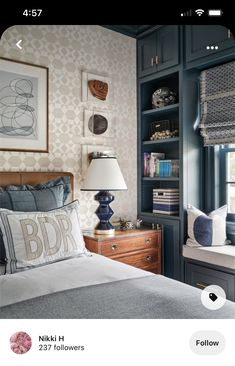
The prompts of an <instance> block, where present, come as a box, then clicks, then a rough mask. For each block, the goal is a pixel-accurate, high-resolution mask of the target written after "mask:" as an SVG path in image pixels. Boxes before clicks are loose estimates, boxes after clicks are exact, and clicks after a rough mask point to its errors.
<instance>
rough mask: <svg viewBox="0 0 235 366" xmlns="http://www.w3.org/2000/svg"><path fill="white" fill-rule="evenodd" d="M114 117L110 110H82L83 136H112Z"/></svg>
mask: <svg viewBox="0 0 235 366" xmlns="http://www.w3.org/2000/svg"><path fill="white" fill-rule="evenodd" d="M114 132H115V130H114V117H113V116H112V114H111V113H110V111H101V110H99V109H93V110H91V109H85V110H84V136H85V137H88V136H93V137H108V138H111V137H114Z"/></svg>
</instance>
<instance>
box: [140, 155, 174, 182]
mask: <svg viewBox="0 0 235 366" xmlns="http://www.w3.org/2000/svg"><path fill="white" fill-rule="evenodd" d="M178 176H179V160H178V159H168V160H166V159H165V154H164V153H155V152H151V153H148V152H145V153H144V177H151V178H153V177H178Z"/></svg>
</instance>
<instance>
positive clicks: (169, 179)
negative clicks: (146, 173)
mask: <svg viewBox="0 0 235 366" xmlns="http://www.w3.org/2000/svg"><path fill="white" fill-rule="evenodd" d="M142 179H143V181H150V182H151V181H173V182H174V181H176V182H177V181H179V177H153V178H152V177H143V178H142Z"/></svg>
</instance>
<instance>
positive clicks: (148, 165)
mask: <svg viewBox="0 0 235 366" xmlns="http://www.w3.org/2000/svg"><path fill="white" fill-rule="evenodd" d="M164 158H165V153H156V152H151V153H148V152H144V177H151V178H153V177H156V176H157V169H158V162H159V161H160V159H164Z"/></svg>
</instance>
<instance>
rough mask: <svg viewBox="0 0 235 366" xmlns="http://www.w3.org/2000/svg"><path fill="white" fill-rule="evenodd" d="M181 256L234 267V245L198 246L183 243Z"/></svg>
mask: <svg viewBox="0 0 235 366" xmlns="http://www.w3.org/2000/svg"><path fill="white" fill-rule="evenodd" d="M183 257H185V258H190V259H194V260H197V261H200V262H204V263H210V264H214V265H215V266H220V267H225V268H230V269H234V271H235V245H223V246H220V247H216V246H214V247H198V248H193V247H189V246H187V245H184V246H183Z"/></svg>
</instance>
